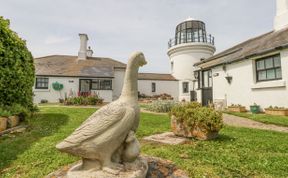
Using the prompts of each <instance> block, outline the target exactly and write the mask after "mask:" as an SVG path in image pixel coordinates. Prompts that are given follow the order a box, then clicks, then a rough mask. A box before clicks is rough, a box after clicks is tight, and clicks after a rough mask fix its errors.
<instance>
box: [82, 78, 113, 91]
mask: <svg viewBox="0 0 288 178" xmlns="http://www.w3.org/2000/svg"><path fill="white" fill-rule="evenodd" d="M81 80H89V81H90V84H89V89H90V91H91V90H113V82H112V79H80V81H79V90H80V89H81ZM105 81H106V82H107V81H109V83H110V85H109V88H105V87H104V86H105V85H104V82H105ZM93 83H98V84H97V87H96V88H93Z"/></svg>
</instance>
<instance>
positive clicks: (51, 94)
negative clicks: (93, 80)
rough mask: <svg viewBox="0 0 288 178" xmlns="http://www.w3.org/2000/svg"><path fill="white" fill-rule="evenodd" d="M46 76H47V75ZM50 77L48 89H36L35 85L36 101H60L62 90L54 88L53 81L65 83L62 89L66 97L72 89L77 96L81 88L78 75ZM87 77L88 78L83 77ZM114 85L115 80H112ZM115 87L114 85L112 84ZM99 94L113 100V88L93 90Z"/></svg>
mask: <svg viewBox="0 0 288 178" xmlns="http://www.w3.org/2000/svg"><path fill="white" fill-rule="evenodd" d="M45 78H46V77H45ZM48 78H49V86H48V89H35V85H34V87H33V92H34V95H35V96H34V103H40V101H41V100H42V99H46V100H48V102H49V103H55V102H59V98H60V92H59V91H55V90H54V89H53V88H52V83H54V82H58V83H61V84H63V86H64V88H63V90H61V96H62V98H63V99H64V98H65V93H66V94H67V95H68V94H69V92H70V90H72V91H73V94H74V95H75V96H77V94H78V90H79V79H80V78H76V77H48ZM81 79H86V78H81ZM112 85H113V82H112ZM112 87H113V86H112ZM92 91H95V92H96V93H98V94H99V96H100V97H101V98H103V99H104V101H105V102H111V101H112V90H97V91H96V90H92Z"/></svg>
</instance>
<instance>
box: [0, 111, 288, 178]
mask: <svg viewBox="0 0 288 178" xmlns="http://www.w3.org/2000/svg"><path fill="white" fill-rule="evenodd" d="M94 111H95V109H93V108H66V107H61V108H55V107H41V112H40V113H39V114H37V116H36V117H35V118H32V119H28V121H27V123H28V124H29V125H30V128H29V130H28V131H27V132H25V133H22V134H18V135H16V136H15V137H12V136H13V135H10V136H5V137H1V138H0V175H1V176H0V177H3V178H4V177H5V178H6V177H21V178H22V177H23V178H26V177H27V178H34V177H35V178H38V177H43V176H45V175H47V174H48V173H50V172H52V171H54V170H57V169H58V168H59V167H61V166H64V165H67V164H69V163H72V162H74V161H76V160H77V159H78V158H75V157H72V156H69V155H67V154H64V153H60V152H58V151H57V150H56V149H55V145H56V143H58V142H59V141H61V140H62V139H64V138H65V137H66V136H68V135H69V134H70V133H71V132H72V131H73V130H74V129H75V128H76V127H78V126H79V124H80V123H81V122H83V121H84V120H85V119H86V118H87V117H88V116H89V115H90V114H92V113H93V112H94ZM169 130H170V121H169V118H168V116H165V115H154V114H149V113H142V114H141V123H140V127H139V130H138V132H137V135H138V138H142V137H143V136H147V135H151V134H154V133H160V132H165V131H169ZM287 138H288V134H285V133H277V132H271V131H263V130H255V129H244V128H233V127H225V128H223V129H222V130H221V132H220V137H219V138H218V139H217V140H215V141H196V140H192V142H191V143H190V144H185V145H177V146H168V145H162V144H156V143H149V142H142V153H144V154H147V155H152V156H158V157H162V158H165V159H170V160H172V161H174V162H175V163H176V164H177V165H178V166H179V167H181V168H182V169H184V170H186V171H187V172H188V173H189V175H190V177H287V176H288V173H287V170H288V143H287ZM183 155H184V156H183Z"/></svg>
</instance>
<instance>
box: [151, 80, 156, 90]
mask: <svg viewBox="0 0 288 178" xmlns="http://www.w3.org/2000/svg"><path fill="white" fill-rule="evenodd" d="M152 92H156V83H154V82H153V83H152Z"/></svg>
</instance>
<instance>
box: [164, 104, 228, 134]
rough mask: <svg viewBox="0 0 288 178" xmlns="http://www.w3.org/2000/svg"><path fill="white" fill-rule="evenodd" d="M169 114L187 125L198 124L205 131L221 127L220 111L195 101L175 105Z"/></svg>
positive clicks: (216, 129)
mask: <svg viewBox="0 0 288 178" xmlns="http://www.w3.org/2000/svg"><path fill="white" fill-rule="evenodd" d="M169 114H170V116H172V115H173V116H175V117H176V119H177V121H178V122H181V123H185V124H187V126H189V127H194V126H199V127H201V128H202V129H204V130H207V131H219V130H220V129H221V128H222V127H223V120H222V113H221V112H219V111H215V110H214V109H212V108H208V107H202V106H201V105H200V104H199V103H196V102H192V103H184V104H179V105H176V106H174V107H173V108H172V109H171V112H170V113H169Z"/></svg>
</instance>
